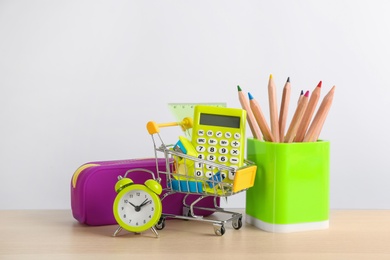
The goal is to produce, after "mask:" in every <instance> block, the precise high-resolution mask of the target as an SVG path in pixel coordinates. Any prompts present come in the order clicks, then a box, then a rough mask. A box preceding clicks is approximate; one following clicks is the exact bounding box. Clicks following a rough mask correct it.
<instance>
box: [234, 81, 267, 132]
mask: <svg viewBox="0 0 390 260" xmlns="http://www.w3.org/2000/svg"><path fill="white" fill-rule="evenodd" d="M237 89H238V99H239V100H240V103H241V107H242V108H243V109H244V110H245V111H246V118H247V121H248V124H249V127H250V129H251V131H252V134H253V137H254V138H255V139H258V140H263V135H262V134H261V131H260V128H259V126H258V125H257V123H256V119H255V116H254V115H253V113H252V110H251V108H250V105H249V101H248V99H247V98H246V97H245V95H244V93H242V90H241V88H240V86H237Z"/></svg>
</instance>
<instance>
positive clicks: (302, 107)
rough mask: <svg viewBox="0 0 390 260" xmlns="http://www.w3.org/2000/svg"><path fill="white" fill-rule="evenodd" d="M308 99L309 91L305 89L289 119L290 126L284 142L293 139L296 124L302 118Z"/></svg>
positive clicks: (297, 124) (296, 128)
mask: <svg viewBox="0 0 390 260" xmlns="http://www.w3.org/2000/svg"><path fill="white" fill-rule="evenodd" d="M308 101H309V91H306V93H305V95H303V96H302V98H301V101H299V104H298V106H297V109H296V110H295V113H294V116H293V118H292V120H291V123H290V126H289V128H288V130H287V134H286V136H285V137H284V142H285V143H291V142H292V141H293V140H294V137H295V135H296V133H297V130H298V126H299V124H300V122H301V120H302V116H303V113H305V110H306V107H307V103H308Z"/></svg>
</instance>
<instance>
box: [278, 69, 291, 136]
mask: <svg viewBox="0 0 390 260" xmlns="http://www.w3.org/2000/svg"><path fill="white" fill-rule="evenodd" d="M290 92H291V84H290V77H288V78H287V81H286V84H284V88H283V95H282V103H281V105H280V112H279V140H283V139H284V131H285V129H286V121H287V114H288V106H289V103H290Z"/></svg>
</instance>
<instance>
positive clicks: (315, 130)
mask: <svg viewBox="0 0 390 260" xmlns="http://www.w3.org/2000/svg"><path fill="white" fill-rule="evenodd" d="M335 88H336V86H333V87H332V89H331V90H330V91H329V92H328V94H326V96H325V97H324V99H323V100H322V102H321V105H320V107H319V108H318V111H317V113H316V115H315V117H314V119H313V122H311V125H310V127H309V130H307V133H306V135H305V137H304V138H303V142H315V141H317V139H318V137H319V135H320V133H321V130H322V127H323V125H324V122H325V119H326V117H327V115H328V112H329V110H330V107H331V106H332V102H333V96H334V91H335Z"/></svg>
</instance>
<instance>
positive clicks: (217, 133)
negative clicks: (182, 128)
mask: <svg viewBox="0 0 390 260" xmlns="http://www.w3.org/2000/svg"><path fill="white" fill-rule="evenodd" d="M222 135H223V134H222V132H221V131H217V132H216V133H215V136H216V137H218V138H221V137H222Z"/></svg>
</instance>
